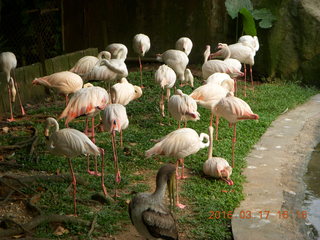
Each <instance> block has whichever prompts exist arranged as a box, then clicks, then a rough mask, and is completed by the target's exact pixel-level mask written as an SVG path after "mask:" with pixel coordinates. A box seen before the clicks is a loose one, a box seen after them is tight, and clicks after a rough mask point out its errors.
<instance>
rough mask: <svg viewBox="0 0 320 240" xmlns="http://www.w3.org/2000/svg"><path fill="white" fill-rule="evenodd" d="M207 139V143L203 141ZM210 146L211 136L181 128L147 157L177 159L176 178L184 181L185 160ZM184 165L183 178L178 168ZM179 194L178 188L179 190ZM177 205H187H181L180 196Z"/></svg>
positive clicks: (160, 143)
mask: <svg viewBox="0 0 320 240" xmlns="http://www.w3.org/2000/svg"><path fill="white" fill-rule="evenodd" d="M204 139H206V141H207V142H206V143H204V142H203V140H204ZM208 146H209V136H208V135H207V134H205V133H201V134H200V136H199V135H198V133H197V132H196V131H195V130H193V129H191V128H180V129H178V130H175V131H173V132H171V133H169V134H168V135H166V136H165V137H163V138H161V140H160V141H159V142H158V143H156V144H155V145H154V146H153V147H152V148H150V149H149V150H147V151H146V157H147V158H149V157H151V156H153V155H162V156H166V157H172V158H174V159H177V162H176V171H177V172H176V177H177V179H184V178H186V176H185V175H184V158H185V157H187V156H189V155H192V154H195V153H197V152H198V151H199V150H200V149H202V148H205V147H208ZM179 164H181V165H182V171H181V176H180V177H179V176H178V166H179ZM177 192H178V188H177ZM176 201H177V202H176V205H177V206H178V207H180V208H184V207H185V205H183V204H180V203H179V196H178V194H177V199H176Z"/></svg>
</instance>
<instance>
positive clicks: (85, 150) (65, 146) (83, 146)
mask: <svg viewBox="0 0 320 240" xmlns="http://www.w3.org/2000/svg"><path fill="white" fill-rule="evenodd" d="M51 126H53V127H54V131H53V133H52V134H51V135H50V132H49V129H50V127H51ZM45 136H46V137H48V138H49V141H48V148H49V151H50V153H52V154H54V155H60V156H64V157H66V158H67V159H68V161H69V167H70V172H71V176H72V185H73V206H74V214H75V215H76V214H77V203H76V192H77V182H76V176H75V174H74V171H73V167H72V161H71V159H72V158H74V157H77V156H80V155H87V156H88V168H89V155H94V156H95V157H96V156H99V155H101V158H102V163H101V186H102V190H103V193H104V195H105V196H107V189H106V187H105V185H104V150H103V149H102V148H99V147H97V146H96V145H95V144H94V143H93V142H92V141H91V140H90V139H89V138H88V137H87V136H86V135H85V134H84V133H82V132H80V131H78V130H76V129H72V128H65V129H61V130H59V124H58V122H57V121H56V120H55V119H54V118H47V119H46V126H45ZM89 173H90V171H89ZM94 173H95V174H96V175H98V173H97V166H96V171H95V172H94Z"/></svg>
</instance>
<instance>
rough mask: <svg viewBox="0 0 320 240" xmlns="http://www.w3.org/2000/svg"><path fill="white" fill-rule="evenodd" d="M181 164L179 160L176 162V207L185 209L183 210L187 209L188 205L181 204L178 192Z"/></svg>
mask: <svg viewBox="0 0 320 240" xmlns="http://www.w3.org/2000/svg"><path fill="white" fill-rule="evenodd" d="M179 162H180V159H178V160H177V162H176V190H177V198H176V206H177V207H178V208H181V209H183V208H185V207H186V205H184V204H181V203H180V201H179V190H178V179H179V177H178V167H179Z"/></svg>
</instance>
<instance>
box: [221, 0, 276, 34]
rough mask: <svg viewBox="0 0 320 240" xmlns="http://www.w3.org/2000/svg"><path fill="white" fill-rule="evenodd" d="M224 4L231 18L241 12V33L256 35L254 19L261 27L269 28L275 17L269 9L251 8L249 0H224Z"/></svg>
mask: <svg viewBox="0 0 320 240" xmlns="http://www.w3.org/2000/svg"><path fill="white" fill-rule="evenodd" d="M225 6H226V9H227V12H228V14H229V16H230V17H231V18H232V19H235V18H237V17H238V14H239V13H240V14H241V16H242V24H243V33H244V34H248V35H251V36H256V35H257V30H256V25H255V21H254V20H257V21H258V22H259V27H261V28H271V27H272V22H273V21H274V20H275V19H276V18H275V16H274V15H273V14H272V12H271V11H270V10H269V9H266V8H262V9H253V6H252V3H251V1H250V0H226V1H225ZM237 24H238V22H237Z"/></svg>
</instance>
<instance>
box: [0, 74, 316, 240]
mask: <svg viewBox="0 0 320 240" xmlns="http://www.w3.org/2000/svg"><path fill="white" fill-rule="evenodd" d="M143 78H144V80H143V84H144V85H145V89H144V90H143V95H142V97H141V98H140V99H138V100H135V101H133V102H131V103H130V104H129V105H128V106H127V114H128V117H129V121H130V123H129V127H128V129H126V130H125V131H124V149H120V148H118V158H119V162H120V170H121V176H122V181H121V183H120V184H119V186H118V187H119V188H120V191H121V197H120V198H119V199H118V200H117V201H115V202H110V203H108V204H105V205H101V204H100V203H98V202H97V203H96V204H92V203H91V202H90V201H89V200H90V198H91V196H92V195H93V194H94V193H96V192H101V187H100V178H99V177H94V176H89V175H88V174H87V173H86V158H85V157H77V158H75V159H73V164H74V168H75V172H76V173H77V176H81V177H82V178H84V179H86V181H88V182H89V184H88V185H87V186H83V185H78V188H77V198H78V199H79V201H78V214H79V216H80V217H81V218H83V219H86V220H89V221H92V220H93V218H94V216H95V215H97V221H98V224H99V226H100V228H99V229H98V230H97V231H95V232H94V234H93V236H99V235H105V234H106V233H107V234H112V235H114V234H117V233H118V232H119V231H121V230H123V229H124V228H123V227H122V226H123V225H125V224H131V223H130V220H129V216H128V214H127V202H128V200H129V199H131V195H130V193H131V192H132V191H138V192H139V191H150V190H151V189H150V187H149V185H148V181H146V178H147V177H146V176H144V175H143V174H137V171H140V172H141V171H143V172H146V170H152V171H153V172H152V174H153V175H154V177H153V178H152V181H154V180H155V174H156V170H157V169H158V168H159V167H160V166H161V163H160V162H162V163H163V162H174V160H173V159H170V158H165V157H161V158H159V157H156V158H151V159H146V158H145V157H144V153H145V151H146V150H147V149H149V148H150V147H152V146H153V145H154V142H153V141H150V140H151V139H158V138H160V137H162V136H164V135H166V134H168V133H169V132H171V131H173V130H175V129H176V128H177V123H176V122H175V121H174V120H173V119H172V118H171V119H169V118H168V117H166V118H164V119H163V118H162V117H161V116H160V111H159V99H160V93H161V91H160V89H159V87H158V86H156V85H155V84H154V80H153V79H154V72H152V71H149V72H144V75H143ZM128 79H129V81H130V82H132V83H134V84H138V85H139V83H140V80H139V73H138V72H133V73H130V74H129V77H128ZM195 85H196V86H195V87H197V86H200V81H199V80H198V79H195ZM240 86H242V83H240ZM182 90H183V91H184V92H185V93H188V94H189V93H191V92H192V89H191V88H190V87H189V86H185V87H183V88H182ZM316 93H318V91H317V90H316V89H313V88H303V87H300V86H298V85H296V84H293V83H287V82H276V83H272V84H262V85H258V86H256V87H255V90H254V91H251V90H248V91H247V97H243V95H242V90H240V92H239V94H238V96H239V97H241V98H242V99H244V100H245V101H246V102H247V103H248V104H249V105H250V106H251V108H252V110H253V112H254V113H256V114H258V115H259V116H260V119H259V120H257V121H252V120H246V121H242V122H240V123H238V124H237V144H236V155H235V165H236V167H235V169H234V170H233V174H232V176H231V178H232V179H233V181H234V182H235V184H234V185H233V186H228V185H226V184H225V183H224V182H223V181H217V180H214V179H210V178H206V177H204V176H203V173H202V165H203V162H204V161H205V160H206V159H207V150H200V151H199V152H198V153H197V154H195V155H192V156H189V157H187V158H186V159H185V164H186V167H187V168H188V169H190V170H191V173H192V177H190V178H189V179H187V180H184V181H181V182H183V183H180V186H182V193H181V196H182V198H183V203H184V204H187V205H188V207H187V209H186V210H178V209H176V210H175V214H176V216H177V219H178V224H179V229H180V230H181V231H183V232H184V235H185V236H188V239H232V234H231V226H230V225H231V221H230V220H229V219H227V218H220V219H217V220H212V219H208V218H209V217H210V215H211V214H210V211H220V212H223V211H225V212H229V211H233V210H234V208H235V207H237V206H238V205H239V203H240V201H241V200H242V199H243V198H244V196H243V194H242V185H243V183H244V182H245V177H244V176H243V175H242V174H241V171H242V169H243V168H244V167H245V166H246V162H245V160H244V159H245V156H246V155H247V154H248V153H249V151H250V149H251V147H252V146H253V145H254V144H255V143H256V142H257V141H258V140H259V138H260V137H261V136H262V134H263V133H264V132H265V131H266V129H267V128H268V127H269V126H270V124H271V122H272V121H273V120H274V119H275V118H276V117H277V116H279V115H280V114H281V113H282V112H284V111H285V110H286V109H293V108H294V107H295V106H297V105H299V104H301V103H303V102H305V101H306V100H307V99H308V98H309V97H310V96H312V95H314V94H316ZM40 106H41V104H40ZM63 108H64V102H63V101H61V102H60V105H58V106H57V105H55V104H54V103H52V104H51V105H50V106H49V107H40V108H37V109H36V108H33V109H32V110H30V111H28V114H31V115H34V116H35V117H31V119H29V120H28V121H20V122H17V123H10V124H8V125H9V126H20V125H23V124H26V125H28V124H30V125H33V126H35V127H36V128H37V129H38V131H39V136H40V137H39V141H38V145H37V147H36V150H35V154H36V157H34V158H33V159H30V158H29V156H28V149H22V150H20V151H17V152H16V155H15V157H16V160H17V162H18V163H19V164H23V165H24V170H25V171H27V172H28V171H31V170H34V171H39V172H45V173H49V174H54V173H55V172H56V171H57V169H59V171H60V172H62V173H69V168H68V164H67V160H66V159H64V158H63V157H57V156H53V155H50V154H49V153H48V152H47V150H46V145H45V144H46V141H45V138H44V137H43V135H42V132H43V130H44V129H43V127H44V120H45V118H46V117H49V116H53V117H57V116H58V115H59V114H60V113H61V112H62V110H63ZM198 110H199V112H200V114H201V120H200V121H197V122H189V123H188V127H191V128H194V129H195V130H196V131H197V132H198V133H200V132H206V133H207V132H208V124H209V117H210V113H209V111H208V110H206V109H204V108H202V107H199V109H198ZM160 122H162V123H163V126H162V125H160V124H159V123H160ZM59 123H60V126H61V127H63V126H64V121H60V122H59ZM96 123H98V121H97V122H96ZM70 127H73V128H76V129H78V130H81V131H82V130H83V129H84V119H83V118H80V120H75V121H72V122H71V123H70ZM19 135H21V134H18V136H19ZM10 136H11V135H10ZM22 136H23V135H22ZM231 137H232V129H231V128H229V127H228V123H227V121H225V120H224V119H221V120H220V124H219V140H218V141H215V142H214V145H213V146H214V149H213V153H214V155H216V156H220V157H223V158H225V159H227V160H229V161H230V160H231ZM0 141H1V142H2V143H3V142H6V143H7V144H13V140H12V139H10V137H8V135H2V136H0ZM96 144H97V145H98V146H100V147H102V148H104V149H105V151H106V158H105V159H106V169H105V173H106V178H105V182H106V187H107V190H108V192H109V193H110V194H113V189H114V184H115V183H114V169H113V159H112V148H111V140H110V135H109V134H108V133H98V134H97V137H96ZM35 159H37V161H36V162H35ZM92 162H93V160H92ZM33 174H34V173H33ZM39 186H41V188H40V189H41V190H38V189H39ZM33 188H34V189H35V190H36V191H40V192H41V199H40V200H39V201H38V202H37V203H36V204H37V206H38V207H39V208H41V209H42V210H43V212H44V213H47V214H49V213H55V214H72V213H73V205H72V201H73V200H72V194H71V191H70V189H71V187H70V183H69V182H65V183H46V182H41V183H38V184H37V185H36V186H33ZM29 194H30V195H31V193H29ZM90 203H91V204H90ZM65 228H67V229H69V231H70V233H69V234H68V235H64V236H63V237H64V238H65V239H68V238H70V236H71V235H78V236H79V239H87V236H86V234H87V232H88V229H86V228H84V227H82V226H76V225H71V224H68V225H65ZM52 232H53V231H52V227H51V226H50V225H49V224H46V225H43V226H41V227H38V228H37V231H36V234H35V236H36V237H46V238H52V239H57V238H58V237H56V236H54V235H53V234H52ZM61 238H62V237H59V239H61Z"/></svg>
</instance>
